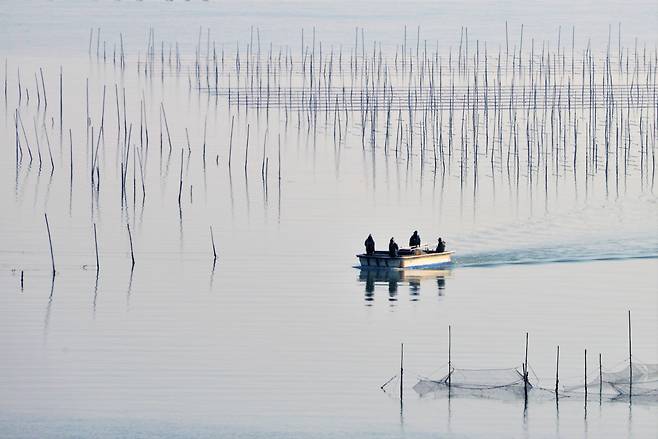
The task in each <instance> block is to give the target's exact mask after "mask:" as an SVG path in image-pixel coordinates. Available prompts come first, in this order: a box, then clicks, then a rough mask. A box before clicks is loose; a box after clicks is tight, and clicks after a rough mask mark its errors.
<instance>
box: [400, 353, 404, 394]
mask: <svg viewBox="0 0 658 439" xmlns="http://www.w3.org/2000/svg"><path fill="white" fill-rule="evenodd" d="M403 383H404V343H400V401H402V395H403V394H402V391H403Z"/></svg>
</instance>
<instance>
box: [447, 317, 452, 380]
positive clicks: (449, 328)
mask: <svg viewBox="0 0 658 439" xmlns="http://www.w3.org/2000/svg"><path fill="white" fill-rule="evenodd" d="M451 384H452V326H450V325H448V389H450V386H451Z"/></svg>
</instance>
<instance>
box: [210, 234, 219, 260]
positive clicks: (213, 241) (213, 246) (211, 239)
mask: <svg viewBox="0 0 658 439" xmlns="http://www.w3.org/2000/svg"><path fill="white" fill-rule="evenodd" d="M210 242H211V243H212V254H213V257H214V258H215V259H214V260H215V261H216V260H217V250H216V249H215V237H214V236H213V233H212V226H210Z"/></svg>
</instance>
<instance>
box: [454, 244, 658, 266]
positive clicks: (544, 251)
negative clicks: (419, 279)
mask: <svg viewBox="0 0 658 439" xmlns="http://www.w3.org/2000/svg"><path fill="white" fill-rule="evenodd" d="M647 244H648V245H647ZM652 258H658V243H655V242H654V243H642V244H641V245H637V246H633V247H628V246H624V247H621V246H619V247H617V246H614V245H611V243H609V242H607V243H604V244H600V245H594V244H591V243H590V244H588V245H573V244H572V245H569V246H555V247H533V248H519V249H502V250H493V251H482V252H473V253H466V254H462V255H460V256H456V257H455V258H454V263H455V266H457V267H489V266H499V265H523V264H552V263H569V262H588V261H613V260H629V259H652Z"/></svg>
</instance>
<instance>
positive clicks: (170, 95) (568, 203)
mask: <svg viewBox="0 0 658 439" xmlns="http://www.w3.org/2000/svg"><path fill="white" fill-rule="evenodd" d="M624 5H625V4H624V3H620V2H614V1H610V2H605V3H604V4H599V3H596V4H594V3H585V4H577V5H571V3H569V8H566V4H561V2H558V3H551V4H545V5H543V6H541V5H534V6H532V7H531V6H529V5H525V4H522V3H520V2H514V1H512V2H503V3H501V4H500V5H498V6H497V9H495V10H492V8H493V5H491V4H489V3H487V2H467V3H466V4H463V3H461V2H452V3H448V4H446V5H441V6H439V5H435V4H425V3H421V2H416V3H414V4H413V5H412V6H409V7H406V6H405V7H402V6H400V5H398V4H396V3H386V2H384V3H382V2H377V3H373V2H362V3H360V4H358V5H354V6H352V5H348V4H347V3H344V2H338V3H329V2H318V3H314V4H313V5H308V4H306V3H301V2H277V3H269V2H252V3H249V4H246V5H239V6H237V5H236V4H232V3H226V2H219V3H213V2H208V3H206V2H199V3H193V2H189V3H187V2H174V3H168V2H167V3H160V2H109V1H108V2H87V1H80V2H71V3H66V4H61V3H59V2H41V1H36V2H27V3H20V4H16V3H12V4H9V5H5V7H4V8H2V9H3V12H2V13H1V15H0V55H1V56H2V58H3V60H2V61H3V62H4V60H5V59H6V60H7V65H8V69H7V71H8V73H7V78H8V84H9V92H8V98H7V100H6V101H5V100H4V97H2V100H3V103H2V110H0V113H1V114H2V116H1V120H0V139H1V140H0V142H1V143H0V144H1V145H2V148H1V150H0V205H2V206H3V209H2V212H1V213H0V292H1V294H0V352H2V357H1V358H2V361H0V395H2V397H1V398H0V436H2V437H12V438H13V437H161V436H169V437H218V436H220V437H222V436H225V437H308V436H313V437H357V436H358V437H369V436H373V437H374V436H376V437H407V436H408V437H430V436H432V437H436V436H438V437H482V438H484V437H610V438H617V437H654V435H655V432H656V431H657V430H658V407H656V405H652V404H632V405H629V404H628V403H623V402H606V401H603V403H601V404H599V403H598V401H597V402H596V403H591V402H590V404H589V405H588V407H587V410H586V411H585V409H584V404H583V401H582V399H578V398H573V399H566V400H563V401H562V400H561V401H560V404H559V407H556V404H555V402H554V401H531V402H530V404H529V406H528V407H527V410H524V404H523V401H522V400H519V399H513V398H512V399H510V400H506V401H500V400H497V399H484V398H482V399H477V398H452V399H450V400H448V399H445V398H422V399H421V398H419V397H418V396H417V395H416V394H415V393H414V392H413V390H411V387H412V386H413V384H415V382H416V378H417V377H418V376H427V375H430V374H433V373H434V374H436V373H438V374H440V373H441V371H442V370H444V369H447V351H448V344H447V341H448V325H451V326H452V333H453V338H452V361H453V363H454V364H455V365H456V366H457V367H463V368H490V367H492V368H493V367H513V366H518V365H520V364H521V363H522V361H523V355H524V340H525V333H526V332H528V333H529V334H530V345H529V363H530V364H531V366H532V368H533V372H534V374H535V375H536V379H537V380H538V382H539V385H541V386H545V387H548V388H551V387H552V385H553V379H554V378H553V377H554V373H555V370H554V361H555V347H556V345H558V344H559V345H560V350H561V359H560V371H561V376H560V378H561V381H562V382H563V383H564V384H565V385H569V384H579V383H581V382H582V380H583V366H582V362H583V349H585V348H586V349H587V350H588V352H589V353H590V361H591V363H590V370H589V371H588V375H589V376H594V375H595V374H596V372H597V367H595V366H593V365H594V364H595V363H596V361H597V359H598V358H597V357H598V353H601V354H602V358H603V362H604V369H607V370H614V369H615V368H621V367H623V366H624V364H625V363H624V361H625V360H626V358H627V355H628V354H627V352H628V345H627V326H626V325H627V320H626V312H627V310H629V309H630V310H631V311H632V315H633V356H634V358H636V359H637V361H642V362H646V363H656V362H658V344H657V343H656V336H655V334H656V333H658V294H657V293H658V264H657V262H656V259H655V258H656V257H657V256H658V197H656V195H655V191H654V186H653V182H652V180H651V178H650V177H649V176H643V177H641V176H640V175H639V171H637V167H631V172H630V174H629V175H628V176H626V177H625V178H624V179H622V180H621V181H617V182H614V181H609V182H606V181H604V180H602V179H601V178H600V177H592V178H591V179H587V180H583V179H574V178H573V176H572V175H567V173H565V174H564V175H558V176H551V178H550V180H549V184H546V185H545V184H544V182H541V184H530V183H527V182H525V181H524V180H521V184H519V185H516V184H512V183H511V182H510V181H509V180H508V179H507V177H505V176H503V175H501V174H497V173H495V172H494V173H493V174H491V173H490V174H489V175H487V173H486V172H484V174H483V175H484V176H483V177H482V179H480V181H479V184H478V185H477V186H474V185H473V182H472V181H467V182H466V184H463V183H462V181H461V180H460V178H459V172H458V171H457V172H455V170H454V169H453V170H448V172H446V173H436V172H433V170H428V169H426V168H422V167H421V166H420V163H419V162H418V161H411V162H407V161H406V159H405V160H402V159H400V158H396V157H394V156H385V155H383V154H381V153H380V152H377V153H376V154H375V153H373V151H371V150H369V149H364V148H362V146H361V142H360V133H359V132H357V131H358V130H355V131H353V132H350V135H349V136H348V137H347V140H346V141H345V142H344V143H343V144H342V145H341V146H340V147H338V148H337V147H336V145H335V143H334V142H333V139H332V127H331V124H329V126H322V128H321V129H319V130H318V131H316V132H313V131H308V130H307V129H306V128H301V129H298V128H297V125H296V124H295V125H294V126H293V124H290V126H286V125H285V122H284V115H283V114H282V112H281V111H278V110H273V111H271V112H270V113H269V114H265V113H263V112H261V113H256V112H254V111H250V112H249V113H245V112H236V111H235V108H229V107H228V105H227V102H226V101H225V100H222V99H219V100H218V101H215V99H214V98H212V99H209V98H208V96H207V95H205V94H200V93H198V92H197V91H196V90H194V89H193V88H192V89H190V87H189V84H188V78H187V77H186V76H185V75H181V76H172V77H167V78H166V79H165V80H163V81H161V80H160V79H159V78H158V79H157V80H154V79H145V78H144V77H143V76H138V75H136V74H135V69H134V63H135V60H136V57H137V53H136V52H137V51H141V54H142V55H141V56H143V53H144V51H145V48H146V44H147V40H148V28H149V27H153V28H154V30H155V33H156V37H157V38H158V39H164V40H165V41H168V42H176V41H178V42H179V43H180V47H181V50H185V51H186V53H187V54H188V55H189V54H190V53H191V54H192V56H193V53H194V47H195V45H196V44H197V38H198V29H199V27H202V28H203V29H206V28H207V27H208V26H210V27H211V32H212V34H211V38H214V39H216V40H217V41H218V44H219V43H221V44H222V45H223V47H224V46H225V47H226V48H227V51H228V50H229V49H228V48H229V47H230V48H231V50H233V49H232V48H233V47H234V46H235V43H236V42H237V41H241V42H244V41H247V40H248V39H249V38H250V32H251V26H258V28H259V30H260V32H261V33H262V36H261V38H263V41H268V44H269V41H272V42H273V43H274V44H277V45H290V46H292V47H295V49H294V50H296V51H299V50H300V49H298V48H297V47H298V46H300V44H301V43H300V30H301V28H302V27H304V28H305V29H306V38H307V39H308V38H310V37H309V35H310V34H311V29H312V27H313V26H316V29H317V32H318V38H320V39H322V40H323V41H325V42H326V43H325V44H332V45H334V46H335V47H338V46H339V45H344V46H345V47H350V45H353V41H354V27H355V26H362V27H364V28H365V29H366V30H367V34H366V40H370V41H372V40H378V41H382V43H383V44H384V45H385V46H388V47H393V48H395V45H396V44H399V43H400V41H401V38H402V33H403V26H404V24H405V23H406V24H408V26H409V29H410V30H409V35H410V37H409V38H410V39H411V38H414V39H415V35H416V34H415V32H416V26H417V25H418V24H420V25H421V27H422V32H423V33H424V34H426V35H427V36H426V37H427V38H428V39H431V40H432V41H434V40H436V39H437V38H439V39H441V41H440V43H439V46H440V47H455V46H456V45H458V44H459V35H460V28H461V26H462V25H467V26H469V32H471V33H472V35H471V36H470V38H472V39H481V40H486V41H488V42H489V44H491V45H492V46H493V47H497V46H499V45H504V44H505V35H504V29H505V21H506V20H507V21H508V23H509V26H510V33H511V37H510V38H514V39H517V38H518V36H519V28H520V25H521V23H523V24H524V32H526V33H527V34H526V35H530V36H529V37H527V38H532V37H534V38H536V39H537V41H543V40H547V41H554V40H556V39H557V32H558V28H560V27H561V29H563V32H567V31H566V30H565V29H571V26H572V25H575V26H576V29H577V31H576V40H577V41H576V45H577V46H578V47H582V46H583V45H585V44H586V39H587V38H591V40H592V46H593V47H594V48H595V50H603V49H605V44H606V42H607V39H608V30H609V25H610V26H612V28H613V29H614V30H615V32H616V29H617V24H618V22H619V21H621V22H622V39H623V41H622V45H625V46H632V45H633V44H634V38H635V37H637V38H638V41H639V42H638V45H639V47H644V46H646V47H647V49H650V50H649V51H650V52H651V51H653V50H654V48H655V47H656V35H655V17H656V13H657V9H656V5H655V4H653V3H652V2H636V5H635V8H627V7H625V6H624ZM571 6H573V9H574V10H572V7H571ZM373 11H377V12H373ZM92 26H93V27H95V28H96V27H100V28H101V32H102V36H101V39H102V40H103V39H107V42H108V50H109V47H110V46H109V45H110V44H112V45H113V44H116V42H117V41H119V39H118V34H119V33H122V38H123V39H124V43H125V46H126V48H127V49H126V50H127V52H128V57H129V68H127V69H126V71H125V72H123V73H122V72H121V71H120V70H119V69H116V68H114V67H113V66H112V65H111V64H109V63H105V64H104V63H102V62H98V60H96V58H95V57H93V59H89V57H88V55H87V50H88V42H89V29H90V27H92ZM204 32H205V30H204ZM392 33H395V35H392ZM615 35H616V34H615ZM94 38H95V37H94ZM569 38H570V37H569ZM94 41H95V40H94ZM110 42H111V43H110ZM307 42H308V41H307ZM60 66H62V69H63V72H64V75H63V89H64V90H65V93H64V100H63V108H64V118H63V119H64V120H63V127H64V128H63V131H64V134H65V135H64V136H62V139H61V140H60V135H59V134H60V132H59V121H58V118H59V112H58V111H59V110H58V109H57V108H56V107H58V96H59V91H58V81H59V68H60ZM39 68H43V70H44V79H45V84H46V90H47V92H48V102H49V104H48V105H49V107H48V109H47V110H46V112H45V113H44V112H43V111H42V110H41V111H37V110H36V104H35V99H36V98H35V93H36V87H35V86H34V84H33V83H34V82H35V76H34V75H35V73H37V74H38V72H39ZM19 70H20V76H21V80H22V81H23V84H26V85H24V87H27V88H29V91H30V101H29V102H26V99H27V98H26V96H22V97H21V103H19V102H18V92H17V83H18V75H19ZM4 77H5V76H4V72H3V74H2V78H3V79H4ZM87 80H88V81H89V90H90V92H89V94H90V107H91V115H92V118H93V124H94V125H95V126H96V130H97V129H98V128H97V127H98V123H99V122H98V120H99V119H100V112H101V102H102V89H103V86H104V85H105V86H106V91H107V98H106V99H107V103H106V111H107V115H106V117H107V120H106V124H107V125H108V127H109V128H107V134H106V136H105V138H104V141H103V146H102V147H101V149H100V150H99V151H100V152H99V154H100V155H99V156H100V157H101V159H100V160H101V165H100V173H101V178H102V180H101V188H102V189H101V191H100V196H99V199H98V201H97V202H96V201H93V202H92V195H91V190H90V183H89V176H88V175H87V172H88V170H89V163H90V160H91V158H90V157H91V155H90V152H89V151H90V148H88V147H85V136H86V134H85V118H86V84H87V83H86V81H87ZM38 81H39V82H40V78H39V80H38ZM115 84H117V87H118V88H117V89H118V90H121V89H122V88H123V87H125V89H126V94H127V97H126V101H127V112H128V116H127V117H128V119H129V123H130V122H132V123H133V130H134V131H133V132H132V135H133V136H135V137H133V139H137V138H138V135H139V134H136V133H138V128H137V127H138V125H139V120H140V101H141V100H142V99H144V101H145V105H144V114H145V115H146V116H147V117H146V119H147V120H148V121H149V122H148V123H149V129H150V130H151V142H152V143H151V151H150V152H149V156H148V158H146V157H145V158H144V160H147V159H148V164H147V165H146V166H145V169H146V171H147V172H146V175H144V182H145V192H146V196H145V198H144V203H143V204H142V203H141V202H138V203H135V205H133V204H132V201H131V203H130V205H129V207H128V208H127V209H126V208H123V209H122V207H121V203H120V192H119V188H120V184H119V181H120V172H121V171H120V167H119V165H118V163H119V162H120V159H119V158H118V157H119V149H118V147H117V142H116V138H115V136H116V135H117V128H116V123H117V120H116V108H115V105H116V103H115V99H116V98H115V94H114V93H115V92H114V86H115ZM120 93H121V92H120ZM161 102H164V103H165V105H166V111H167V119H168V122H169V125H170V129H171V136H172V143H173V144H174V146H173V148H172V150H173V152H172V154H171V156H169V155H168V154H167V151H166V150H167V149H168V147H165V152H164V153H163V154H161V153H160V151H159V148H160V147H159V142H160V140H159V138H158V136H159V130H160V128H159V126H158V122H157V120H158V119H159V113H160V103H161ZM17 108H19V109H20V111H21V117H22V118H23V123H24V125H25V129H26V131H27V136H28V138H29V139H31V141H32V142H35V137H36V136H35V131H37V132H38V133H39V142H40V151H41V153H42V154H44V163H46V164H44V166H43V167H42V169H38V168H39V166H38V163H37V161H36V159H35V161H33V163H32V165H31V166H27V165H25V164H23V165H22V166H21V167H20V168H19V169H18V170H17V169H16V167H15V155H14V154H15V125H14V114H15V110H16V109H17ZM121 111H123V110H121ZM232 117H234V118H235V119H234V142H235V143H234V145H233V147H234V148H235V149H234V150H233V154H235V155H236V156H235V157H234V160H235V162H234V164H233V169H232V172H230V173H229V172H228V166H227V151H228V145H229V133H230V130H231V120H232ZM206 120H207V121H208V122H207V128H206V129H207V134H206V148H207V153H206V166H205V169H204V167H203V160H202V155H201V148H202V145H203V131H204V125H205V121H206ZM34 125H36V126H37V127H36V128H34ZM44 125H45V127H46V128H43V126H44ZM247 125H249V126H250V130H251V131H250V136H251V141H252V143H251V145H252V146H250V148H252V149H251V150H250V153H249V154H250V162H249V164H248V170H247V177H245V172H244V169H243V159H244V154H245V150H244V148H245V146H244V145H245V138H246V130H247ZM186 128H187V130H188V133H189V134H188V135H189V139H190V145H191V146H190V148H191V153H189V155H188V147H187V137H186V134H185V129H186ZM68 129H71V133H72V142H70V143H69V137H68V134H67V133H68ZM654 129H655V126H654ZM95 132H96V134H97V133H98V131H95ZM44 133H47V134H48V136H49V137H48V139H46V135H45V134H44ZM266 133H267V134H266ZM279 135H280V136H281V157H282V158H281V163H282V164H281V180H280V181H279V179H278V172H279V168H278V164H277V161H278V142H277V138H278V136H279ZM266 136H268V137H266ZM268 139H269V140H268ZM47 142H50V143H51V150H52V154H53V163H54V166H55V171H54V172H52V173H51V167H50V159H49V158H48V159H45V157H46V154H48V153H47V146H46V145H47ZM133 142H136V140H133ZM70 144H72V145H73V163H74V177H73V182H72V183H71V180H70V174H69V171H70V169H69V167H70V157H69V154H70V149H69V147H70ZM263 144H265V145H266V154H267V157H268V159H269V168H268V169H269V171H268V172H269V175H268V178H267V184H265V183H264V182H263V179H262V178H261V172H260V171H261V156H262V154H263ZM165 145H166V141H165ZM181 148H182V149H183V154H184V161H183V165H184V166H183V168H182V173H183V176H184V177H183V181H184V184H183V189H182V191H181V193H182V202H181V206H180V208H179V203H178V193H179V176H180V173H181V158H180V154H181ZM188 157H189V158H188ZM236 157H237V158H236ZM235 163H237V165H236V164H235ZM131 172H132V171H131ZM132 185H133V180H132V174H131V177H130V180H129V186H130V197H132V194H133V192H132ZM135 185H136V186H140V185H141V176H137V177H136V179H135ZM136 194H139V195H135V196H136V199H137V198H139V197H141V196H142V195H141V192H139V191H136ZM92 203H95V204H92ZM45 212H47V214H48V217H49V221H50V227H51V231H52V238H53V247H54V254H55V260H56V265H57V276H56V277H55V279H54V281H53V280H52V278H51V273H50V270H51V268H50V254H49V247H48V235H47V232H46V228H45V224H44V217H43V214H44V213H45ZM94 223H96V226H97V237H98V244H99V250H100V271H99V273H98V276H97V274H96V269H95V264H96V262H95V254H94V237H93V224H94ZM126 223H129V224H130V226H131V231H132V238H133V244H134V248H135V259H136V264H135V267H134V270H131V259H130V243H129V238H128V233H127V229H126ZM210 226H212V227H213V235H214V240H215V243H216V246H217V250H218V260H217V263H216V264H215V265H214V264H213V256H212V246H211V237H210ZM414 229H417V230H419V231H420V233H421V236H422V237H423V240H424V241H428V242H434V241H435V239H436V238H437V237H438V236H443V237H444V239H446V240H447V241H448V246H449V248H451V249H454V250H455V251H456V252H457V263H456V264H455V266H454V267H452V268H451V269H449V270H444V271H441V272H438V273H428V272H423V273H422V274H418V273H408V272H404V273H395V274H391V273H381V272H363V271H360V270H359V269H357V268H355V264H356V263H357V260H356V258H355V257H354V255H355V254H356V253H357V252H360V251H361V247H362V245H361V244H362V242H363V240H364V239H365V237H366V236H367V234H368V233H372V234H373V236H374V237H375V239H376V241H377V244H378V247H382V248H383V247H385V245H386V243H387V242H388V239H389V238H390V237H391V236H395V237H396V238H397V240H398V241H399V242H405V241H406V240H407V239H408V236H409V235H410V234H411V232H412V231H413V230H414ZM21 272H23V276H24V277H23V284H22V286H21ZM401 342H404V344H405V381H404V385H405V399H404V404H403V405H401V404H400V401H399V398H398V394H397V393H396V392H395V391H390V392H388V393H386V392H382V391H381V390H380V389H379V386H380V385H381V384H383V383H384V382H385V381H386V380H387V379H389V378H390V377H391V376H393V375H395V374H396V373H397V372H398V368H399V347H400V343H401Z"/></svg>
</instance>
